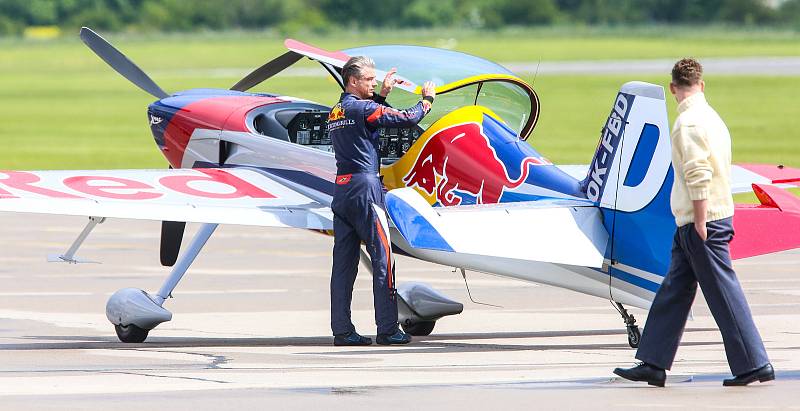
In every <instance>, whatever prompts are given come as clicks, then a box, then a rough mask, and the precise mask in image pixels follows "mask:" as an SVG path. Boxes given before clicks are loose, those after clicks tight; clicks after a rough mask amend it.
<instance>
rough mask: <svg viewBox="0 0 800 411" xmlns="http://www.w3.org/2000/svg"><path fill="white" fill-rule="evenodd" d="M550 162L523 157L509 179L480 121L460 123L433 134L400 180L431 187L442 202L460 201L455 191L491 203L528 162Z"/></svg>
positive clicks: (510, 186) (511, 184)
mask: <svg viewBox="0 0 800 411" xmlns="http://www.w3.org/2000/svg"><path fill="white" fill-rule="evenodd" d="M550 164H552V163H550V162H549V161H548V160H546V159H545V158H543V157H525V158H524V159H523V160H522V162H521V164H520V167H521V172H520V176H519V177H518V178H516V179H514V180H512V179H511V177H509V175H508V170H507V169H506V165H505V164H504V163H503V162H502V161H501V160H500V158H498V157H497V153H496V152H495V150H494V148H492V146H491V145H489V138H488V137H486V135H485V134H484V133H483V130H482V128H481V125H480V124H478V123H463V124H457V125H454V126H451V127H448V128H445V129H443V130H441V131H439V132H437V133H436V134H434V135H433V136H432V137H431V138H430V139H429V140H428V141H427V142H426V143H425V146H424V147H423V148H422V151H421V152H420V153H419V156H417V159H416V161H415V162H414V165H413V166H412V167H411V169H410V170H409V171H408V173H407V174H406V175H405V176H404V177H403V182H404V183H406V185H407V186H408V187H413V186H417V187H419V188H421V189H422V190H424V191H425V192H426V193H428V194H429V195H430V194H433V193H434V190H435V192H436V198H437V199H438V200H439V202H440V203H441V204H442V205H444V206H453V205H459V204H461V201H462V199H461V197H459V196H458V195H457V194H456V191H461V192H464V193H469V194H472V195H474V196H475V197H476V200H475V201H476V203H478V204H491V203H497V202H499V201H500V197H501V196H502V195H503V191H504V190H506V189H513V188H517V187H519V186H520V185H521V184H522V183H523V182H524V181H525V180H526V179H527V178H528V173H529V169H528V166H529V165H550ZM465 165H469V166H467V167H465ZM437 177H439V178H438V179H437Z"/></svg>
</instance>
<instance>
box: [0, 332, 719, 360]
mask: <svg viewBox="0 0 800 411" xmlns="http://www.w3.org/2000/svg"><path fill="white" fill-rule="evenodd" d="M715 330H716V329H715V328H687V329H686V331H685V332H687V333H690V332H704V331H715ZM604 335H619V337H620V343H585V344H536V345H516V344H514V345H512V344H498V343H492V342H491V341H492V340H508V339H523V338H548V337H584V336H604ZM22 338H23V339H27V340H30V341H31V342H30V343H8V344H2V343H0V351H12V350H21V351H25V350H91V349H103V350H107V349H128V348H198V347H287V346H305V347H320V348H332V345H331V344H332V342H333V341H332V337H330V336H315V337H263V338H261V337H238V338H218V337H201V338H198V337H158V336H155V337H150V338H148V340H147V342H144V343H141V344H125V343H121V342H119V341H118V340H117V339H116V338H115V337H97V336H60V335H59V336H55V335H41V336H27V337H22ZM471 340H480V341H474V342H472V341H471ZM45 341H47V342H45ZM468 341H469V342H468ZM715 344H720V342H716V341H711V342H693V343H684V345H715ZM626 347H628V344H627V342H626V340H625V332H624V331H621V330H619V329H613V330H570V331H531V332H486V333H456V334H434V335H431V336H427V337H415V338H414V343H413V345H411V346H406V347H403V349H402V350H396V349H395V347H380V346H372V347H369V348H362V349H351V350H347V351H342V349H341V348H337V349H336V351H327V352H325V354H341V355H353V354H361V355H363V354H366V353H382V354H383V353H392V352H397V353H411V352H416V351H418V352H420V353H434V352H436V353H441V352H469V351H475V352H488V351H498V350H564V349H576V350H580V349H585V350H598V349H608V350H618V349H622V348H626ZM309 354H322V353H309Z"/></svg>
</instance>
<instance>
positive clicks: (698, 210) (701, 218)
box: [692, 200, 708, 241]
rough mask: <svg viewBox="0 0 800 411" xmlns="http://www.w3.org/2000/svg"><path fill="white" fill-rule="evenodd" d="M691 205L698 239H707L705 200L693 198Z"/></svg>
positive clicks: (706, 203)
mask: <svg viewBox="0 0 800 411" xmlns="http://www.w3.org/2000/svg"><path fill="white" fill-rule="evenodd" d="M692 206H693V208H694V230H695V231H697V235H698V236H700V239H702V240H703V241H706V239H708V230H706V212H707V208H708V201H707V200H693V201H692Z"/></svg>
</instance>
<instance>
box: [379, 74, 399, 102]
mask: <svg viewBox="0 0 800 411" xmlns="http://www.w3.org/2000/svg"><path fill="white" fill-rule="evenodd" d="M396 73H397V68H394V67H392V69H391V70H389V72H388V73H386V77H384V78H383V85H381V96H383V97H386V96H388V95H389V92H390V91H392V88H394V85H395V84H397V79H396V78H395V77H394V75H395V74H396Z"/></svg>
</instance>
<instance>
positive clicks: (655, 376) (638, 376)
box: [614, 362, 667, 387]
mask: <svg viewBox="0 0 800 411" xmlns="http://www.w3.org/2000/svg"><path fill="white" fill-rule="evenodd" d="M614 374H617V375H619V376H620V377H622V378H625V379H626V380H631V381H645V382H647V383H648V384H650V385H655V386H657V387H663V386H664V381H666V380H667V373H666V372H664V370H663V369H661V368H658V367H655V366H652V365H650V364H648V363H646V362H640V363H639V364H637V365H636V366H635V367H633V368H615V369H614Z"/></svg>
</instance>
